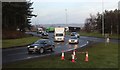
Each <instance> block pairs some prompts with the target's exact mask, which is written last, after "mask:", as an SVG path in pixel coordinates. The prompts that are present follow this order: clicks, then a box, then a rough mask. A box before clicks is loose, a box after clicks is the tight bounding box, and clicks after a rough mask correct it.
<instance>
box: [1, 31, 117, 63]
mask: <svg viewBox="0 0 120 70" xmlns="http://www.w3.org/2000/svg"><path fill="white" fill-rule="evenodd" d="M26 33H27V34H32V35H34V36H39V37H40V36H41V35H40V34H37V33H36V32H26ZM69 38H70V36H65V41H64V42H55V50H54V52H50V51H47V52H46V53H44V54H38V53H33V54H28V52H27V46H25V47H19V48H11V49H3V50H2V63H3V64H4V63H10V62H14V61H18V60H26V59H31V58H37V57H43V56H47V55H55V54H59V53H61V51H63V50H64V51H65V52H67V51H71V50H74V49H77V48H82V47H84V46H86V45H87V44H88V43H89V41H94V42H106V39H104V38H95V37H86V36H80V38H79V44H69V43H68V39H69ZM49 39H50V40H53V33H49ZM110 42H114V43H118V42H119V40H116V39H110Z"/></svg>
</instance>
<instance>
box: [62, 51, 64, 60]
mask: <svg viewBox="0 0 120 70" xmlns="http://www.w3.org/2000/svg"><path fill="white" fill-rule="evenodd" d="M61 60H65V57H64V51H62V56H61Z"/></svg>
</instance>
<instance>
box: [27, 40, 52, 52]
mask: <svg viewBox="0 0 120 70" xmlns="http://www.w3.org/2000/svg"><path fill="white" fill-rule="evenodd" d="M53 49H54V43H53V42H52V41H50V40H48V39H41V40H38V41H36V42H35V43H33V44H32V45H29V46H28V53H32V52H38V53H44V52H45V51H47V50H51V51H53Z"/></svg>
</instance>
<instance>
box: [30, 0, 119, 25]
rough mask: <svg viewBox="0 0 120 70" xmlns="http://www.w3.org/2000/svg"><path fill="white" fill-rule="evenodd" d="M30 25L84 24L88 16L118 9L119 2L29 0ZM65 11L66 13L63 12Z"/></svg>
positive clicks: (117, 0)
mask: <svg viewBox="0 0 120 70" xmlns="http://www.w3.org/2000/svg"><path fill="white" fill-rule="evenodd" d="M31 2H34V3H33V5H32V7H33V8H34V9H33V14H36V15H37V17H33V18H32V20H31V22H32V24H66V13H67V24H84V22H85V19H86V18H89V17H90V16H89V15H90V14H92V15H96V14H97V13H98V12H100V13H102V12H103V11H104V10H114V9H118V2H119V0H31ZM65 9H67V11H66V10H65Z"/></svg>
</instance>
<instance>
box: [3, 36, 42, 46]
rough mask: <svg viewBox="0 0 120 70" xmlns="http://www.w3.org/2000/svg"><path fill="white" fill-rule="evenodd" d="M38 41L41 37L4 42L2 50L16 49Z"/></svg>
mask: <svg viewBox="0 0 120 70" xmlns="http://www.w3.org/2000/svg"><path fill="white" fill-rule="evenodd" d="M38 39H40V38H39V37H25V38H19V39H7V40H2V48H10V47H15V46H22V45H27V44H31V43H33V42H35V41H36V40H38Z"/></svg>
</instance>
